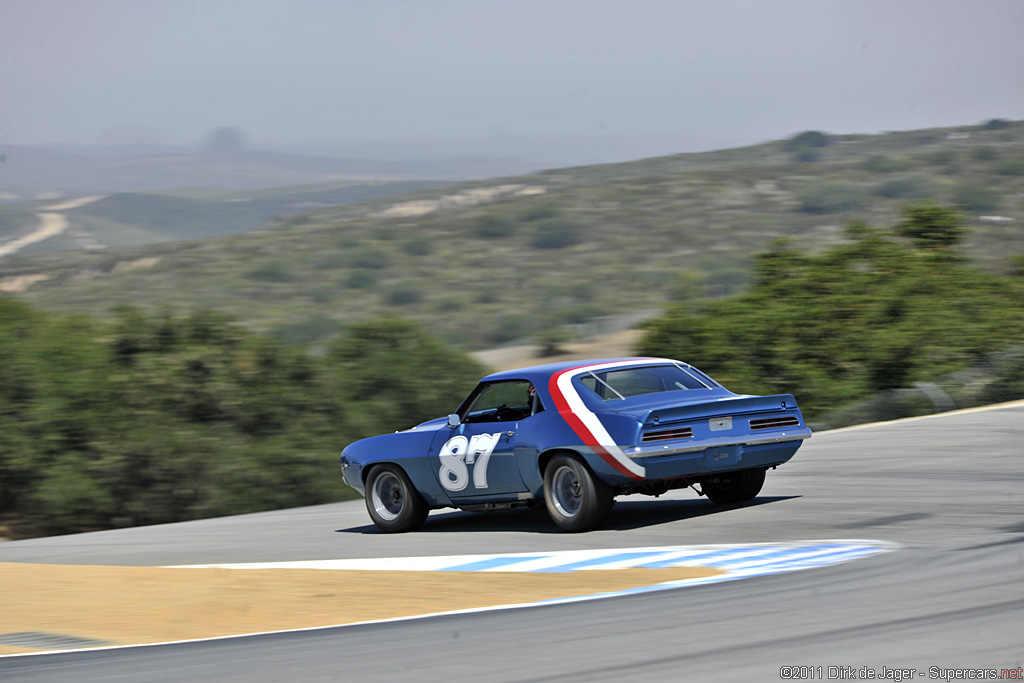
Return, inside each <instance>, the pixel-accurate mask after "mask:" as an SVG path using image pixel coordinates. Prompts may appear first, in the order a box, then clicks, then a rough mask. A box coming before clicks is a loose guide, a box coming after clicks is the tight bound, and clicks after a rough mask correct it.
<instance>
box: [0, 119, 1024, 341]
mask: <svg viewBox="0 0 1024 683" xmlns="http://www.w3.org/2000/svg"><path fill="white" fill-rule="evenodd" d="M186 198H187V197H186ZM917 198H931V199H934V200H936V201H938V202H940V203H942V204H946V205H957V206H960V207H961V208H962V211H963V212H964V214H965V216H967V218H968V224H969V226H970V228H971V230H972V232H971V235H970V238H969V243H968V250H969V253H970V255H971V257H972V258H973V259H974V260H976V261H977V262H979V263H980V264H982V265H984V266H985V267H986V268H989V269H992V270H1008V269H1009V268H1010V267H1011V266H1010V261H1009V259H1010V258H1011V257H1012V256H1014V255H1017V254H1022V253H1024V229H1022V227H1024V122H998V125H996V124H988V125H983V126H960V127H955V128H942V129H930V130H920V131H908V132H894V133H887V134H884V135H873V136H868V135H838V136H837V135H825V134H821V133H814V134H801V135H799V136H794V137H793V138H791V139H789V140H780V141H775V142H769V143H764V144H761V145H756V146H752V147H746V148H739V149H731V150H723V151H718V152H707V153H700V154H680V155H673V156H666V157H660V158H655V159H645V160H640V161H635V162H629V163H621V164H607V165H601V166H584V167H578V168H567V169H558V170H552V171H544V172H540V173H534V174H531V175H525V176H519V177H515V178H503V179H495V180H483V181H473V182H467V183H460V184H457V185H451V186H448V187H444V188H436V189H430V190H423V191H420V192H416V193H414V194H411V195H403V196H400V197H399V196H394V197H387V198H377V199H371V200H369V201H364V202H360V203H355V204H347V205H343V206H336V207H325V208H320V209H315V210H311V211H306V212H303V213H298V214H295V215H291V216H288V217H282V218H281V219H279V220H273V221H270V222H268V223H267V224H265V225H264V226H263V227H262V228H261V229H260V230H259V231H257V232H252V233H247V234H241V235H230V236H224V237H217V238H213V239H206V240H202V241H186V242H175V243H169V244H161V245H154V246H139V247H124V248H118V249H107V250H104V251H95V252H88V253H86V252H63V253H51V254H38V255H28V254H19V255H15V256H10V257H6V258H2V259H0V290H5V289H6V291H8V292H10V293H13V294H15V295H17V296H20V297H23V298H25V299H26V300H28V301H30V302H32V303H33V304H35V305H39V306H42V307H46V308H56V309H68V310H82V311H87V312H93V313H100V314H104V313H106V312H108V311H109V310H110V309H111V307H113V306H115V305H117V304H119V303H132V304H136V305H140V306H146V307H154V308H156V309H160V308H163V307H176V308H178V309H185V310H189V309H192V308H195V307H197V306H210V307H214V308H218V309H222V310H224V311H226V312H228V313H231V314H233V315H235V316H237V317H238V318H239V319H241V320H242V321H244V322H245V323H246V324H247V325H248V326H250V327H251V328H253V329H257V330H262V331H267V332H270V333H272V334H274V335H276V336H278V337H280V338H281V339H284V340H286V341H289V342H292V343H297V344H312V345H314V346H318V345H321V344H323V343H324V342H325V341H326V340H327V339H330V338H331V337H332V336H333V335H336V334H337V333H338V332H339V331H340V330H342V329H344V327H345V326H347V325H349V324H350V323H351V322H352V321H355V320H361V319H366V318H369V317H373V316H379V315H395V316H400V317H406V318H413V319H417V320H420V321H422V322H423V323H424V324H426V325H428V326H429V327H431V328H432V329H433V330H434V331H435V332H437V333H439V334H441V335H442V336H443V337H444V338H446V339H447V340H448V341H450V342H453V343H455V344H458V345H460V346H461V347H463V348H467V349H480V348H487V347H493V346H496V345H500V344H505V343H511V342H514V341H517V340H524V339H529V338H531V337H537V336H538V335H541V336H547V338H549V339H550V340H552V341H557V340H558V339H559V338H563V337H564V335H566V334H568V336H569V337H572V336H575V337H576V338H581V337H584V336H586V335H587V334H591V333H594V334H596V333H598V332H602V331H613V330H614V329H617V328H620V326H621V325H622V324H623V322H622V321H624V320H629V319H631V318H630V315H631V314H634V313H635V312H637V311H643V310H654V311H656V310H658V309H659V308H660V307H661V306H663V305H664V304H665V303H667V302H670V301H683V302H686V301H691V302H693V303H694V305H699V302H700V300H701V299H703V298H705V297H718V296H722V295H726V294H729V293H732V292H736V291H739V290H740V289H741V288H742V287H743V286H744V284H745V282H746V278H747V276H748V271H749V269H748V259H749V257H750V256H751V255H752V254H753V253H756V252H758V251H760V250H762V249H764V248H765V247H766V246H767V245H768V244H769V243H770V242H771V241H772V240H775V239H777V238H781V237H788V238H790V239H791V240H793V242H794V243H795V244H796V245H798V246H800V247H802V248H806V249H811V250H815V249H822V248H824V247H827V246H829V245H832V244H835V243H837V242H839V241H841V240H843V239H844V232H843V226H844V225H845V224H846V223H847V222H849V221H851V220H864V221H866V222H868V223H871V224H875V225H891V224H893V223H894V222H896V221H897V220H898V217H899V213H900V209H901V207H903V206H904V205H906V204H907V203H908V202H910V201H913V200H914V199H917ZM111 199H114V198H111ZM132 201H136V200H133V199H129V198H121V199H117V200H115V202H114V203H112V204H109V205H108V206H106V207H105V208H104V205H103V204H102V203H101V202H99V201H97V202H94V203H93V204H90V205H88V206H84V207H81V209H76V210H74V214H73V215H76V216H77V215H81V216H82V218H81V219H80V220H83V221H84V220H86V216H87V215H88V212H89V211H99V210H101V209H102V210H103V211H105V212H106V213H105V214H104V215H105V216H106V217H107V218H108V219H109V217H110V216H111V215H112V213H117V212H118V211H128V210H129V207H128V205H129V204H130V203H131V202H132ZM184 208H185V207H184V206H183V207H182V210H184ZM170 210H171V209H168V211H170ZM177 210H178V209H174V211H177ZM186 213H187V212H186ZM93 219H95V220H99V218H98V217H95V216H93ZM136 222H143V221H142V220H141V219H139V220H138V221H136ZM158 222H159V220H158V219H157V218H153V219H151V223H158ZM155 229H157V231H159V230H160V229H161V228H160V226H156V228H155ZM5 283H6V284H5ZM19 290H22V291H19ZM560 330H561V331H560Z"/></svg>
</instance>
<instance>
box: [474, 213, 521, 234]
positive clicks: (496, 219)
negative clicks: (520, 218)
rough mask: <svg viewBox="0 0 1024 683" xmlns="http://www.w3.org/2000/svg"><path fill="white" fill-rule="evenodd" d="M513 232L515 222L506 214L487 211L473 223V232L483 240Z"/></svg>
mask: <svg viewBox="0 0 1024 683" xmlns="http://www.w3.org/2000/svg"><path fill="white" fill-rule="evenodd" d="M513 232H515V224H514V223H513V222H512V221H511V220H509V219H508V217H507V216H501V215H498V214H493V213H488V214H484V215H483V216H480V217H479V218H477V219H476V221H475V222H474V223H473V234H474V235H476V236H477V237H479V238H481V239H485V240H490V239H497V238H499V237H507V236H509V235H511V234H512V233H513Z"/></svg>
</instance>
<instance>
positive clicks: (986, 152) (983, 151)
mask: <svg viewBox="0 0 1024 683" xmlns="http://www.w3.org/2000/svg"><path fill="white" fill-rule="evenodd" d="M972 156H974V158H975V159H977V160H978V161H992V160H993V159H995V158H996V157H998V156H999V153H998V152H996V150H995V148H994V147H987V146H986V147H975V148H974V152H972Z"/></svg>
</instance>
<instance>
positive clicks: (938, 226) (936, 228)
mask: <svg viewBox="0 0 1024 683" xmlns="http://www.w3.org/2000/svg"><path fill="white" fill-rule="evenodd" d="M896 232H898V233H899V234H900V235H903V236H904V237H907V238H910V239H911V240H913V241H914V242H915V243H916V244H917V245H919V246H920V247H921V248H923V249H943V250H949V249H952V248H953V247H955V246H957V245H958V244H960V242H962V241H963V239H964V236H965V235H966V234H967V228H966V227H965V226H964V221H963V218H962V217H961V216H960V214H959V213H957V212H956V211H955V210H953V209H949V208H946V207H944V206H940V205H938V204H936V203H935V202H932V201H920V202H916V203H914V204H911V205H910V206H908V207H906V208H905V209H904V210H903V220H902V221H901V222H900V223H899V224H898V225H897V226H896Z"/></svg>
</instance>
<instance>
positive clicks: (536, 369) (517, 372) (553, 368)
mask: <svg viewBox="0 0 1024 683" xmlns="http://www.w3.org/2000/svg"><path fill="white" fill-rule="evenodd" d="M638 360H641V361H643V360H646V361H650V362H651V364H652V365H656V364H661V363H678V362H679V361H675V360H671V359H669V358H648V357H646V356H631V357H627V358H591V359H589V360H570V361H563V362H561V363H548V364H545V365H532V366H529V367H524V368H515V369H513V370H502V371H501V372H495V373H492V374H490V375H487V376H486V377H484V378H483V379H482V380H481V381H482V382H497V381H501V380H511V379H527V380H530V381H532V382H540V381H546V380H547V379H548V378H550V377H551V376H552V375H555V374H558V373H559V372H562V371H564V370H571V369H573V368H583V367H586V366H588V365H603V364H607V363H628V362H631V361H638Z"/></svg>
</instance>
